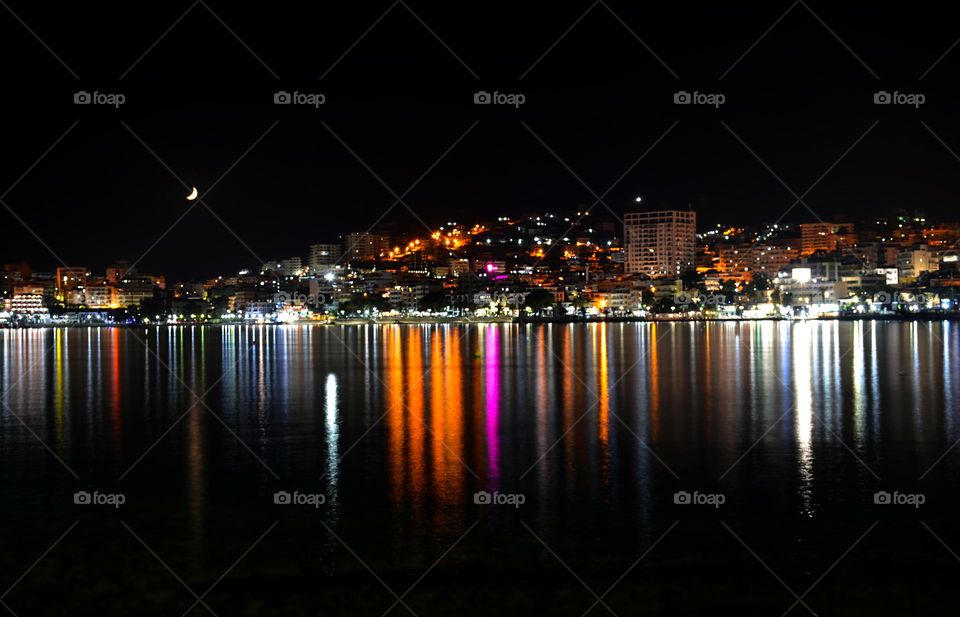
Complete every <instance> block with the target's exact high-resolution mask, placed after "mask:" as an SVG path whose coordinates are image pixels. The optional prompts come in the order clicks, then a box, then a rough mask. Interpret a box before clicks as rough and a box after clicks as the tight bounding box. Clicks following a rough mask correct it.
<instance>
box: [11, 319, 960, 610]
mask: <svg viewBox="0 0 960 617" xmlns="http://www.w3.org/2000/svg"><path fill="white" fill-rule="evenodd" d="M958 367H960V325H958V324H956V323H950V322H910V323H900V322H869V321H868V322H843V323H837V322H807V323H773V322H763V323H710V324H687V323H683V324H598V325H532V326H513V325H470V326H399V325H398V326H360V327H310V326H290V327H271V326H266V327H223V328H219V327H182V328H168V329H149V330H144V329H136V330H120V329H88V330H84V329H74V330H29V331H2V332H0V386H2V387H0V391H2V392H3V393H4V396H3V400H4V402H5V404H6V407H4V408H3V409H2V412H3V414H2V416H0V490H2V495H0V507H2V517H3V519H2V522H3V527H2V532H0V555H2V562H0V563H2V567H0V594H2V593H3V590H6V589H7V588H8V587H10V589H9V591H7V593H6V594H4V595H3V596H2V601H3V603H5V604H6V605H8V607H9V608H10V609H11V610H12V611H14V612H16V614H18V615H24V616H26V615H46V614H58V615H60V614H111V615H112V614H117V615H121V614H133V613H134V612H135V613H136V614H143V615H154V614H156V615H178V614H182V613H183V612H184V611H187V610H188V608H190V607H191V605H193V604H194V603H195V601H196V596H200V597H202V602H203V604H198V605H196V606H193V608H192V610H191V614H203V613H214V614H218V615H237V614H251V615H264V614H283V615H293V614H304V615H373V616H374V617H378V616H381V615H383V614H384V613H385V611H388V610H389V614H407V615H411V614H416V615H421V616H422V615H446V614H485V615H486V614H490V613H491V612H500V613H503V614H529V613H532V612H545V613H547V614H558V615H573V616H575V617H576V616H579V615H583V614H584V612H585V611H588V610H589V614H594V613H607V614H616V615H632V614H641V613H642V614H647V615H649V614H703V613H704V612H705V611H713V610H725V609H730V610H738V611H741V612H743V613H746V614H755V613H756V614H774V615H778V614H783V613H784V611H787V610H788V609H789V608H790V606H791V604H794V602H795V600H796V597H800V598H801V599H802V604H797V605H796V606H794V607H793V613H792V614H809V611H808V609H807V608H806V607H805V606H804V605H806V606H809V607H810V609H812V610H813V611H816V612H818V613H821V614H897V613H903V612H905V611H908V612H911V613H918V614H955V612H954V611H953V610H950V608H951V606H955V605H956V602H957V600H958V599H960V598H958V597H957V595H958V594H957V593H956V591H955V585H954V584H953V581H954V580H956V577H957V576H960V560H958V559H956V558H955V557H954V556H953V555H952V554H951V551H953V552H955V553H957V554H960V529H958V528H957V525H956V522H955V521H956V520H957V513H958V506H960V499H958V498H957V496H956V489H957V481H958V479H960V447H957V448H955V449H952V450H951V449H950V447H951V445H953V444H954V443H955V442H956V441H957V440H958V439H960V408H958V399H960V397H958V395H960V373H958ZM18 418H19V419H18ZM77 491H87V492H89V493H91V494H92V493H94V491H97V492H99V493H100V494H122V495H123V499H124V500H125V501H124V503H123V504H122V505H121V506H120V507H118V508H114V507H111V506H109V505H82V504H81V505H77V504H75V503H74V493H75V492H77ZM278 491H286V492H288V493H291V494H293V493H294V492H295V491H296V492H299V493H300V494H309V495H314V494H322V495H323V496H324V499H325V503H323V504H322V505H319V507H313V506H311V505H309V504H302V505H291V504H275V503H274V494H275V493H276V492H278ZM477 491H487V492H489V493H491V494H493V493H494V492H496V493H498V494H499V495H506V496H512V495H520V496H521V497H510V499H512V500H514V501H517V500H522V501H523V503H522V505H519V506H515V505H511V504H501V505H496V504H494V505H485V504H476V503H475V499H474V494H475V493H476V492H477ZM678 491H685V492H687V493H689V494H691V495H692V496H693V497H692V499H696V498H697V496H699V497H700V498H706V499H712V500H713V502H716V501H717V499H718V498H717V497H715V496H717V495H719V496H720V497H719V499H720V500H722V501H723V503H722V505H719V507H713V506H712V505H709V504H700V505H696V504H683V503H679V504H678V503H676V501H677V499H676V497H675V494H676V493H677V492H678ZM877 491H887V492H889V493H891V494H894V492H896V493H897V494H899V495H901V496H903V495H921V496H922V499H923V502H924V503H923V504H922V505H920V507H912V506H911V505H896V504H876V503H875V500H874V494H875V493H876V492H877ZM695 493H696V495H695ZM710 496H713V497H710ZM682 500H683V499H682V498H681V501H682ZM914 500H915V499H914ZM78 521H79V522H78ZM75 523H76V525H75V526H74V527H71V526H72V525H74V524H75ZM64 534H65V535H64ZM264 534H265V535H264ZM58 538H61V539H60V540H59V542H58ZM51 546H53V548H52V549H51V550H50V551H49V553H47V554H45V555H44V551H46V550H47V549H48V548H50V547H51ZM651 547H652V548H651ZM848 550H849V552H847V551H848ZM41 556H43V558H42V559H40V560H39V561H37V560H38V558H40V557H41ZM641 557H642V558H641ZM638 559H639V561H638ZM34 562H36V566H35V567H33V568H31V564H33V563H34ZM21 576H22V578H21ZM221 576H222V577H223V578H221ZM11 586H12V587H11ZM811 586H812V587H811ZM188 588H189V589H188ZM808 588H810V591H809V593H808V594H806V595H804V594H805V592H807V590H808ZM208 589H209V592H208ZM408 589H409V593H407V594H406V595H404V594H405V592H407V591H408ZM608 589H610V591H609V593H608V594H607V595H604V594H605V592H607V591H608ZM205 592H208V593H207V595H204V593H205ZM193 594H196V596H194V595H193ZM394 594H395V595H394ZM594 594H596V595H594ZM597 596H600V597H602V603H600V604H596V605H595V606H593V607H592V609H591V605H594V603H595V601H596V599H597ZM397 597H400V598H401V599H402V602H401V603H399V604H396V605H394V604H395V602H396V601H397ZM204 604H205V605H206V606H204ZM391 605H394V606H392V608H391Z"/></svg>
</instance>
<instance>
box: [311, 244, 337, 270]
mask: <svg viewBox="0 0 960 617" xmlns="http://www.w3.org/2000/svg"><path fill="white" fill-rule="evenodd" d="M342 256H343V247H341V245H340V243H339V242H338V243H329V244H311V245H310V252H309V254H308V255H307V266H309V267H310V271H311V272H314V273H320V272H326V271H327V270H329V269H330V268H331V267H333V266H335V265H336V264H337V260H339V259H340V258H341V257H342Z"/></svg>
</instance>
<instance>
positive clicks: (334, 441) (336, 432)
mask: <svg viewBox="0 0 960 617" xmlns="http://www.w3.org/2000/svg"><path fill="white" fill-rule="evenodd" d="M324 403H325V405H326V414H325V416H324V424H325V426H326V440H327V473H326V477H327V478H328V479H329V480H328V481H329V487H328V488H327V493H329V495H328V496H329V497H330V498H331V501H333V500H334V499H335V498H336V495H337V485H338V483H339V481H340V455H339V449H338V448H339V445H338V444H339V442H340V425H339V424H338V423H337V403H338V400H337V376H336V375H334V374H333V373H330V374H329V375H327V385H326V392H325V396H324Z"/></svg>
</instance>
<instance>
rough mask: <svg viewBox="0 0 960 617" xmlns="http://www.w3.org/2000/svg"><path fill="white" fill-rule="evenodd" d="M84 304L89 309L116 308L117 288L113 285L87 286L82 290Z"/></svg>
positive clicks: (117, 304) (117, 303)
mask: <svg viewBox="0 0 960 617" xmlns="http://www.w3.org/2000/svg"><path fill="white" fill-rule="evenodd" d="M83 299H84V302H83V303H84V304H86V305H87V306H88V307H89V308H116V307H118V306H119V302H118V299H117V288H116V287H114V286H113V285H88V286H87V287H86V288H85V289H84V290H83Z"/></svg>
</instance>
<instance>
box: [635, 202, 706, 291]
mask: <svg viewBox="0 0 960 617" xmlns="http://www.w3.org/2000/svg"><path fill="white" fill-rule="evenodd" d="M696 232H697V215H696V213H695V212H692V211H683V210H661V211H657V212H628V213H627V214H626V215H625V216H624V246H625V248H626V255H627V256H626V270H627V272H629V273H643V274H646V275H647V276H650V277H658V276H676V275H678V274H680V273H681V272H683V271H685V270H688V269H692V268H693V267H694V264H695V252H696V251H695V242H696Z"/></svg>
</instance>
